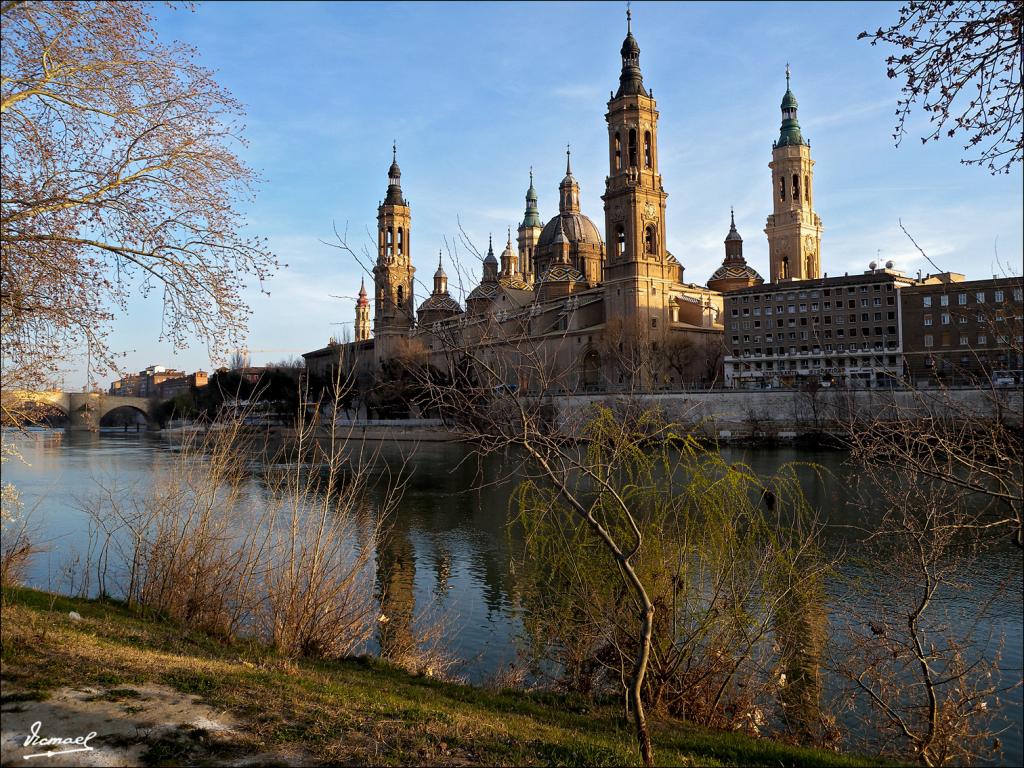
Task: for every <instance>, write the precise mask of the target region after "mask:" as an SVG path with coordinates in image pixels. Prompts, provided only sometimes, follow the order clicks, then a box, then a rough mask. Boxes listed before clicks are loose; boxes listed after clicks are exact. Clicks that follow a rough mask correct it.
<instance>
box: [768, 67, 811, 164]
mask: <svg viewBox="0 0 1024 768" xmlns="http://www.w3.org/2000/svg"><path fill="white" fill-rule="evenodd" d="M796 109H797V102H796V96H794V95H793V91H791V90H790V88H789V64H787V65H786V93H785V95H784V96H783V97H782V127H781V129H780V130H779V140H778V141H777V142H776V144H775V146H777V147H796V146H799V145H801V144H806V143H807V142H806V141H804V137H803V136H802V135H801V133H800V123H799V121H797V118H796Z"/></svg>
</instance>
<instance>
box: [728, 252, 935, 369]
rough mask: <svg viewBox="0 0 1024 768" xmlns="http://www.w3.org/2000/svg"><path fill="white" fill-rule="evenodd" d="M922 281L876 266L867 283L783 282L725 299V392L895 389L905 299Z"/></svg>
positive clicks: (864, 278) (850, 279)
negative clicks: (804, 387)
mask: <svg viewBox="0 0 1024 768" xmlns="http://www.w3.org/2000/svg"><path fill="white" fill-rule="evenodd" d="M916 282H917V281H916V280H915V279H914V278H912V277H907V276H906V275H904V274H903V273H902V272H900V271H898V270H895V269H893V268H892V263H891V262H889V263H888V264H887V265H886V266H885V267H881V268H879V267H877V265H876V264H874V262H872V264H871V266H870V267H869V269H868V270H867V271H865V272H864V273H863V274H860V275H849V274H846V275H842V276H837V277H829V276H828V275H827V274H826V275H825V276H824V277H820V278H813V279H810V280H783V281H779V282H777V283H769V284H764V285H755V286H751V287H749V288H743V289H740V290H738V291H732V292H729V293H727V294H726V295H725V298H724V317H725V321H724V326H725V346H726V348H727V350H728V353H727V355H726V357H725V385H726V386H727V387H739V388H755V389H756V388H768V387H779V386H781V387H789V386H795V385H799V384H801V383H803V382H806V381H809V380H812V379H813V380H814V381H818V382H821V383H824V384H826V385H836V386H848V387H873V386H882V385H888V384H889V383H890V382H892V381H893V379H894V378H895V379H898V378H900V377H901V376H902V374H903V360H902V340H901V333H900V328H901V324H900V311H901V309H900V308H901V304H900V300H899V296H900V291H901V290H903V289H905V288H907V287H908V286H911V285H914V284H915V283H916Z"/></svg>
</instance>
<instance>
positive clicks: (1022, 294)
mask: <svg viewBox="0 0 1024 768" xmlns="http://www.w3.org/2000/svg"><path fill="white" fill-rule="evenodd" d="M986 295H987V294H986V292H985V291H976V292H975V294H974V300H975V302H976V303H978V304H985V303H986V300H985V297H986ZM933 298H934V297H932V296H922V297H921V306H924V307H930V306H932V301H933ZM938 299H939V306H940V307H948V306H949V294H945V293H944V294H942V295H941V296H939V297H938ZM1005 300H1006V292H1005V291H1003V290H1001V289H996V290H994V291H992V303H994V304H1002V303H1003V302H1004V301H1005ZM1013 300H1014V301H1022V300H1024V289H1021V288H1014V289H1013ZM956 303H957V304H958V305H959V306H961V307H965V306H967V294H966V293H958V294H957V295H956Z"/></svg>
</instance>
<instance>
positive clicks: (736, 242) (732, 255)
mask: <svg viewBox="0 0 1024 768" xmlns="http://www.w3.org/2000/svg"><path fill="white" fill-rule="evenodd" d="M731 262H740V263H745V262H744V261H743V238H742V237H740V233H739V232H737V231H736V213H735V211H733V209H732V208H730V209H729V234H727V235H726V236H725V263H727V264H728V263H731Z"/></svg>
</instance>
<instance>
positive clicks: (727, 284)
mask: <svg viewBox="0 0 1024 768" xmlns="http://www.w3.org/2000/svg"><path fill="white" fill-rule="evenodd" d="M763 282H764V278H762V277H761V276H760V275H759V274H757V271H756V270H754V269H753V267H751V266H749V265H748V264H747V262H746V260H745V259H744V258H743V238H742V237H740V233H739V232H737V231H736V214H735V213H734V212H733V211H732V210H731V209H730V211H729V234H727V235H726V236H725V261H723V262H722V266H720V267H719V268H718V269H717V270H715V274H713V275H712V276H711V279H710V280H708V288H710V289H711V290H713V291H720V292H721V293H725V292H727V291H735V290H738V289H740V288H748V287H750V286H751V285H760V284H761V283H763Z"/></svg>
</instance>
